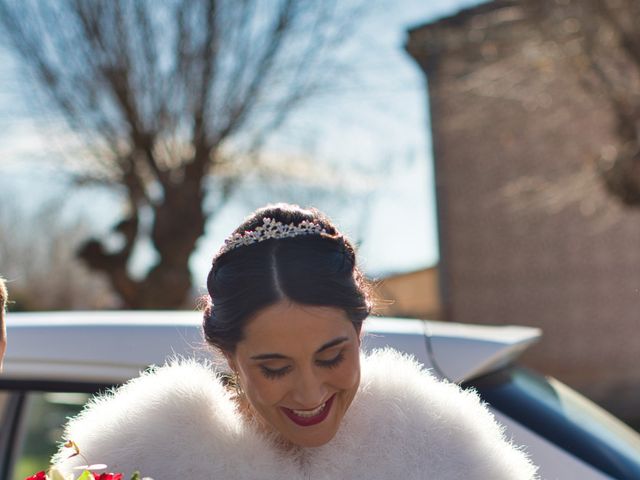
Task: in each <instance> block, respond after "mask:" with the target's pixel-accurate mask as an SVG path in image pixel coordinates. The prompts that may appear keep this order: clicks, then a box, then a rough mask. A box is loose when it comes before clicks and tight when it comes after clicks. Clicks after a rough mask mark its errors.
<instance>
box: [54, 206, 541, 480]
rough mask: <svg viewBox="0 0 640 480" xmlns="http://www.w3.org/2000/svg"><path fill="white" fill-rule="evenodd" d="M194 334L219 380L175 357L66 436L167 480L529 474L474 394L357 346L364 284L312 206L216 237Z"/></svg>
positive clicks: (347, 251) (92, 411)
mask: <svg viewBox="0 0 640 480" xmlns="http://www.w3.org/2000/svg"><path fill="white" fill-rule="evenodd" d="M207 288H208V291H209V296H208V305H207V307H206V308H205V310H204V321H203V330H204V336H205V338H206V340H207V342H208V343H209V344H210V345H211V346H213V347H214V348H216V349H218V350H219V351H220V352H221V353H222V354H223V355H224V357H226V360H227V362H228V365H229V371H230V374H229V375H227V374H223V373H219V372H217V371H216V370H215V369H214V368H213V367H212V366H211V365H203V364H199V363H196V362H195V361H192V360H180V361H174V362H172V363H169V364H168V365H166V366H163V367H161V368H157V369H155V370H153V371H150V372H147V373H144V374H143V375H142V376H141V377H139V378H136V379H134V380H132V381H130V382H129V383H128V384H126V385H124V386H122V387H120V388H119V389H117V390H115V391H114V392H111V393H109V394H107V395H104V396H101V397H98V398H96V399H94V400H92V401H91V402H90V404H89V405H88V406H87V407H86V408H85V410H84V411H83V412H82V413H81V414H80V415H79V416H78V417H77V418H75V419H72V420H71V421H70V422H69V424H68V425H67V428H66V436H67V438H68V439H71V440H73V441H74V442H75V443H76V444H77V445H78V446H79V448H80V450H81V451H82V454H83V456H84V457H85V459H86V460H84V459H81V458H79V457H78V456H75V457H72V458H69V457H70V455H69V453H70V452H69V451H67V449H65V448H64V447H63V448H61V450H60V451H59V452H58V454H57V455H56V456H55V457H54V463H56V464H58V466H59V468H62V469H63V471H64V470H66V471H70V470H71V469H72V467H74V466H75V465H78V464H80V463H84V462H85V461H87V460H88V461H89V462H101V463H102V462H104V463H106V464H107V465H109V469H110V470H113V471H123V472H132V471H134V470H139V471H140V472H141V473H142V474H143V475H148V476H151V477H153V478H154V479H155V480H178V479H196V478H197V479H314V480H315V479H349V478H367V479H391V478H402V479H403V480H406V479H434V480H444V479H465V480H474V479H477V480H481V479H482V480H489V479H491V480H500V479H503V480H520V479H522V480H525V479H527V480H528V479H533V478H536V468H535V467H534V466H533V465H532V464H531V463H530V462H529V460H528V459H527V456H526V454H525V452H524V451H523V450H522V449H520V448H518V447H516V446H514V445H512V444H510V443H509V441H508V440H507V439H505V437H504V435H503V433H502V429H501V427H500V426H499V425H498V423H497V422H496V421H495V419H494V418H493V416H492V415H491V413H490V412H489V411H488V410H487V409H486V408H485V407H484V406H483V405H482V403H481V401H480V399H479V398H478V397H477V395H476V394H475V393H473V392H469V391H463V390H461V389H460V388H459V387H458V386H456V385H454V384H450V383H446V382H441V381H438V380H436V379H435V378H434V377H433V376H432V375H431V374H430V373H429V372H427V371H424V370H423V369H422V368H421V366H420V365H418V364H417V363H416V362H415V361H414V360H412V359H411V358H407V357H406V356H404V355H402V354H400V353H398V352H395V351H393V350H382V351H376V352H374V353H372V354H370V355H368V356H365V355H363V354H362V353H361V351H360V333H361V327H362V323H363V321H364V320H365V319H366V317H367V316H368V315H369V312H370V310H371V300H370V296H369V292H368V290H367V285H366V283H365V280H364V278H363V276H362V275H361V273H360V271H359V270H358V268H357V265H356V256H355V251H354V248H353V246H352V245H351V243H350V242H349V240H348V239H347V238H346V237H345V236H343V235H342V234H341V233H340V232H339V231H338V230H337V229H336V227H335V226H334V225H333V224H332V223H331V222H330V221H329V220H328V219H327V218H326V217H325V216H324V215H322V214H321V213H320V212H318V211H317V210H314V209H302V208H299V207H297V206H292V205H284V204H279V205H275V206H269V207H266V208H263V209H260V210H257V211H256V212H254V214H253V215H251V216H250V217H249V218H248V219H246V220H245V222H244V223H242V224H241V225H240V226H239V227H238V228H237V229H236V230H235V231H234V233H233V234H232V235H231V236H230V237H229V238H228V239H227V240H226V241H225V244H224V246H223V247H222V248H221V249H220V251H219V252H218V253H217V254H216V256H215V257H214V259H213V264H212V267H211V271H210V273H209V276H208V279H207Z"/></svg>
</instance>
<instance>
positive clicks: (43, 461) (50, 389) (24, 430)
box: [0, 380, 109, 480]
mask: <svg viewBox="0 0 640 480" xmlns="http://www.w3.org/2000/svg"><path fill="white" fill-rule="evenodd" d="M108 387H109V385H104V384H89V383H77V384H73V383H63V382H51V381H49V382H34V381H20V380H0V419H1V423H0V478H2V479H6V480H23V479H24V478H25V477H27V476H29V475H32V474H33V473H35V472H37V471H40V470H45V469H46V468H47V467H48V465H49V459H50V457H51V455H52V454H53V453H54V452H55V451H56V450H57V449H58V445H59V443H60V442H61V441H62V439H63V431H62V426H63V425H64V424H65V423H66V419H67V418H68V417H70V416H73V415H75V414H77V413H78V412H79V411H80V410H81V409H82V407H83V405H84V404H85V403H86V401H87V400H88V399H89V397H90V396H91V395H93V394H94V393H96V392H98V391H101V390H104V389H106V388H108Z"/></svg>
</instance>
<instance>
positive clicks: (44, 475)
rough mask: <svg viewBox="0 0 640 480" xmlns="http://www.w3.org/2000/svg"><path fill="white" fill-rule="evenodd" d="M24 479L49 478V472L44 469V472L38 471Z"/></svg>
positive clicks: (43, 479)
mask: <svg viewBox="0 0 640 480" xmlns="http://www.w3.org/2000/svg"><path fill="white" fill-rule="evenodd" d="M24 480H47V473H46V472H45V471H44V470H43V471H42V472H38V473H36V474H35V475H31V476H30V477H27V478H25V479H24Z"/></svg>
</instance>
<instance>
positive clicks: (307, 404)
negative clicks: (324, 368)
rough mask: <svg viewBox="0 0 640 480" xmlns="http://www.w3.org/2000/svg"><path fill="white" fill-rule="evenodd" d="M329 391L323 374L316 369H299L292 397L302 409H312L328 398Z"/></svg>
mask: <svg viewBox="0 0 640 480" xmlns="http://www.w3.org/2000/svg"><path fill="white" fill-rule="evenodd" d="M328 391H329V390H328V388H327V385H326V383H325V382H324V379H323V378H322V375H321V374H320V373H319V372H318V371H317V370H316V369H314V368H313V367H310V368H306V369H298V371H297V375H296V379H295V382H294V385H293V390H292V392H291V398H292V400H293V401H294V402H296V403H297V404H298V405H299V408H300V409H311V408H315V407H317V406H318V405H320V404H321V403H322V402H324V401H325V400H326V399H327V393H328Z"/></svg>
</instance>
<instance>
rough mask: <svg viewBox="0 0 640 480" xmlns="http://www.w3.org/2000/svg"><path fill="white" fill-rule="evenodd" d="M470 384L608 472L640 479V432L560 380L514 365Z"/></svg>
mask: <svg viewBox="0 0 640 480" xmlns="http://www.w3.org/2000/svg"><path fill="white" fill-rule="evenodd" d="M464 386H465V387H472V388H474V389H476V390H477V391H478V393H479V394H480V395H481V396H482V397H483V399H484V400H485V401H487V402H488V403H489V404H491V405H492V406H494V407H495V408H496V409H498V410H499V411H501V412H502V413H504V414H506V415H508V416H509V417H511V418H513V419H514V420H516V421H518V422H519V423H521V424H522V425H525V426H526V427H528V428H529V429H531V430H532V431H534V432H536V433H538V434H540V435H542V436H543V437H545V438H546V439H548V440H549V441H551V442H553V443H555V444H556V445H558V446H560V447H562V448H563V449H564V450H566V451H568V452H570V453H572V454H573V455H575V456H577V457H579V458H581V459H582V460H583V461H585V462H587V463H589V464H591V465H593V466H594V467H596V468H598V469H599V470H601V471H603V472H604V473H607V474H609V475H611V476H612V477H614V478H618V479H627V478H629V479H632V478H633V479H637V478H640V434H639V433H638V432H636V431H635V430H633V429H631V428H630V427H628V426H627V425H625V424H624V423H622V422H621V421H620V420H618V419H617V418H615V417H614V416H613V415H611V414H609V413H608V412H606V411H605V410H603V409H602V408H600V407H599V406H597V405H596V404H594V403H593V402H591V401H590V400H587V399H586V398H585V397H583V396H582V395H580V394H579V393H577V392H576V391H574V390H572V389H571V388H569V387H567V386H566V385H564V384H563V383H561V382H559V381H558V380H555V379H553V378H546V377H543V376H541V375H538V374H535V373H533V372H530V371H528V370H526V369H523V368H520V367H513V368H510V369H507V370H503V371H501V372H497V373H494V374H491V375H487V376H485V377H482V378H479V379H476V380H472V381H470V382H467V383H466V384H465V385H464Z"/></svg>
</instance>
